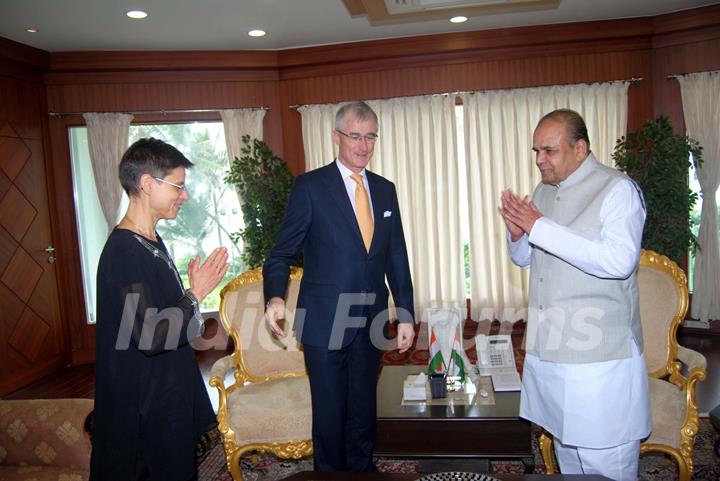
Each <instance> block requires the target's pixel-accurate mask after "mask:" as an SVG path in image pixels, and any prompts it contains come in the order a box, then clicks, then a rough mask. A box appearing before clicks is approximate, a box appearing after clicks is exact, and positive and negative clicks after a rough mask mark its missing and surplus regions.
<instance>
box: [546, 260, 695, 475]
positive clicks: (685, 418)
mask: <svg viewBox="0 0 720 481" xmlns="http://www.w3.org/2000/svg"><path fill="white" fill-rule="evenodd" d="M638 287H639V290H640V317H641V320H642V326H643V341H644V344H645V362H646V363H647V370H648V376H649V379H648V382H649V388H650V404H651V408H652V433H651V434H650V437H649V438H648V439H646V440H645V442H643V443H642V444H641V445H640V453H641V454H642V453H648V452H652V451H656V452H661V453H665V454H667V455H669V456H671V457H672V458H673V459H675V461H676V462H677V464H678V470H679V474H680V476H679V479H680V481H689V480H690V478H691V476H692V471H693V460H692V455H693V444H694V442H695V435H696V434H697V432H698V427H699V426H698V425H699V420H698V409H697V403H696V401H695V384H696V383H697V382H698V381H703V380H705V376H706V370H705V367H706V361H705V357H704V356H703V355H702V354H700V353H699V352H696V351H693V350H691V349H687V348H685V347H682V346H680V345H678V342H677V329H678V326H679V325H680V324H681V323H682V321H683V319H685V313H686V312H687V308H688V290H687V277H686V276H685V273H684V272H683V271H682V269H680V268H679V267H678V265H677V264H676V263H675V262H673V261H671V260H670V259H668V258H667V257H665V256H663V255H660V254H658V253H657V252H653V251H647V250H643V251H642V255H641V257H640V265H639V267H638ZM683 367H685V368H686V369H687V371H686V372H687V376H684V375H683V374H682V369H683ZM552 449H553V448H552V439H551V437H550V435H549V434H547V433H543V434H542V435H541V437H540V450H541V453H542V456H543V461H544V462H545V466H546V467H547V472H548V474H552V473H554V472H555V466H554V460H553V450H552Z"/></svg>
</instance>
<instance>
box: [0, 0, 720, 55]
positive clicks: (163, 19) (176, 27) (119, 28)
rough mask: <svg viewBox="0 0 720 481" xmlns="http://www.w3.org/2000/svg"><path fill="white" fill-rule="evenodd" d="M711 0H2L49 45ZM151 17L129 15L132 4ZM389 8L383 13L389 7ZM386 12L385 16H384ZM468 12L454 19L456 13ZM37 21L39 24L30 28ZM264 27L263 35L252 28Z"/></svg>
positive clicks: (569, 14)
mask: <svg viewBox="0 0 720 481" xmlns="http://www.w3.org/2000/svg"><path fill="white" fill-rule="evenodd" d="M718 3H720V1H708V0H662V1H660V0H0V37H5V38H8V39H11V40H14V41H16V42H20V43H23V44H26V45H30V46H33V47H37V48H40V49H43V50H46V51H49V52H63V51H87V50H280V49H287V48H296V47H304V46H312V45H324V44H332V43H344V42H355V41H361V40H375V39H382V38H393V37H406V36H413V35H427V34H436V33H447V32H465V31H471V30H484V29H494V28H505V27H516V26H526V25H543V24H557V23H567V22H580V21H590V20H603V19H617V18H629V17H643V16H653V15H659V14H663V13H672V12H675V11H679V10H686V9H690V8H696V7H701V6H705V5H712V4H718ZM136 9H139V10H144V11H146V12H147V13H148V17H147V18H145V19H141V20H133V19H129V18H128V17H127V16H126V15H125V14H126V12H127V11H128V10H136ZM382 9H384V13H383V10H382ZM383 15H384V17H385V18H378V17H379V16H380V17H382V16H383ZM455 15H465V16H467V17H468V21H466V22H464V23H458V24H453V23H450V22H449V19H450V17H452V16H455ZM28 28H35V29H38V32H36V33H29V32H27V31H26V29H28ZM253 29H261V30H264V31H265V32H267V34H266V35H265V36H262V37H250V36H249V35H248V32H249V31H250V30H253Z"/></svg>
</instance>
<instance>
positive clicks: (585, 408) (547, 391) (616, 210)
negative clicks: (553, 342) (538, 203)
mask: <svg viewBox="0 0 720 481" xmlns="http://www.w3.org/2000/svg"><path fill="white" fill-rule="evenodd" d="M600 217H601V222H602V231H601V234H600V237H599V238H598V239H590V238H587V237H586V236H583V235H582V234H581V233H579V232H577V231H573V230H571V229H568V228H567V227H565V226H562V225H560V224H558V223H556V222H553V221H552V220H550V219H547V218H545V217H542V218H540V219H538V220H537V221H536V222H535V225H534V226H533V229H532V231H531V232H530V235H529V236H527V235H525V236H523V237H522V238H520V239H519V240H518V241H517V242H512V241H511V239H510V235H509V233H508V246H509V253H510V257H511V259H512V260H513V262H514V263H515V264H517V265H519V266H520V267H523V268H527V267H529V266H530V262H531V254H532V249H533V248H535V247H538V248H541V249H543V250H545V251H547V252H549V253H551V254H553V255H555V256H557V257H559V258H561V259H562V260H564V261H566V262H568V263H569V264H571V265H573V266H575V267H577V268H578V269H581V270H582V271H583V272H586V273H588V274H591V275H594V276H597V277H601V278H625V277H627V276H629V275H630V274H631V273H632V272H633V270H634V269H635V268H636V266H637V260H638V258H639V253H640V242H641V237H642V225H643V223H644V221H645V206H644V204H643V200H642V198H641V196H640V194H639V191H638V189H637V188H636V186H635V184H634V183H633V182H632V181H629V180H623V181H620V182H618V183H617V185H615V186H614V187H613V188H612V190H611V191H610V193H609V194H608V196H607V197H606V198H605V200H604V201H603V205H602V208H601V212H600ZM632 344H633V349H632V356H631V357H630V358H627V359H618V360H612V361H603V362H595V363H585V364H564V363H554V362H549V361H542V360H540V359H539V358H538V357H537V356H534V355H532V354H527V355H526V357H525V365H524V368H523V380H522V383H523V386H522V392H521V399H520V416H521V417H523V418H525V419H528V420H530V421H532V422H534V423H536V424H538V425H540V426H543V427H544V428H545V429H546V430H548V431H549V432H550V433H552V435H553V436H554V437H556V438H557V439H559V440H561V442H562V443H563V444H567V445H573V446H581V447H587V448H608V447H612V446H617V445H620V444H623V443H626V442H629V441H633V440H638V439H643V438H645V437H647V436H648V435H649V434H650V430H651V426H652V425H651V419H650V400H649V396H648V385H647V368H646V367H645V358H644V357H643V355H642V353H640V352H639V350H638V347H637V346H636V345H635V343H634V342H633V343H632Z"/></svg>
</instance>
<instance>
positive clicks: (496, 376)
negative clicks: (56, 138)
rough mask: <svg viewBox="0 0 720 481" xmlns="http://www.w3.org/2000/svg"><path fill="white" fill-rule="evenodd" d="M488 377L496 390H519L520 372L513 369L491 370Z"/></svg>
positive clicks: (520, 385) (520, 383) (520, 384)
mask: <svg viewBox="0 0 720 481" xmlns="http://www.w3.org/2000/svg"><path fill="white" fill-rule="evenodd" d="M490 378H491V379H492V383H493V389H494V390H495V391H496V392H501V391H519V390H520V388H521V387H522V382H521V381H520V374H518V372H517V371H516V370H515V369H508V370H503V371H497V372H493V373H492V374H490Z"/></svg>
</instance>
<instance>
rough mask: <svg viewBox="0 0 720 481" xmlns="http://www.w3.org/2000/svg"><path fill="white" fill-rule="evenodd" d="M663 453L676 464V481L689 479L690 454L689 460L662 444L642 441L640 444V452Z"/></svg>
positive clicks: (691, 467)
mask: <svg viewBox="0 0 720 481" xmlns="http://www.w3.org/2000/svg"><path fill="white" fill-rule="evenodd" d="M651 452H655V453H663V454H665V455H667V456H670V457H671V458H672V459H674V460H675V462H676V463H677V465H678V481H690V478H692V473H693V466H692V454H691V455H690V458H689V459H690V462H689V463H688V460H687V459H686V458H685V457H684V456H683V455H682V454H681V453H680V452H679V451H677V450H676V449H673V448H671V447H668V446H665V445H662V444H649V443H643V444H641V445H640V454H641V455H642V454H645V453H651Z"/></svg>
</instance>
